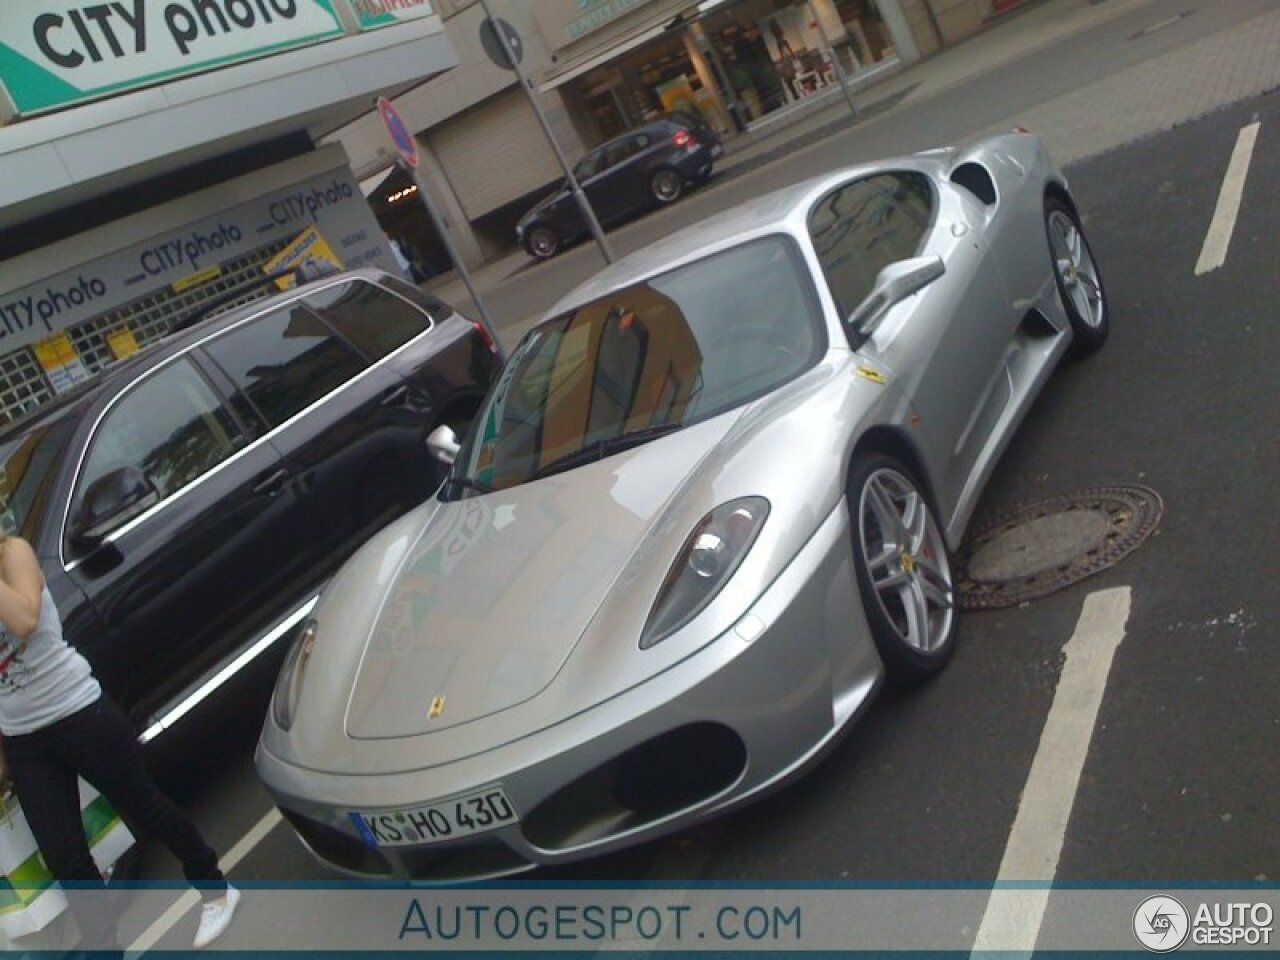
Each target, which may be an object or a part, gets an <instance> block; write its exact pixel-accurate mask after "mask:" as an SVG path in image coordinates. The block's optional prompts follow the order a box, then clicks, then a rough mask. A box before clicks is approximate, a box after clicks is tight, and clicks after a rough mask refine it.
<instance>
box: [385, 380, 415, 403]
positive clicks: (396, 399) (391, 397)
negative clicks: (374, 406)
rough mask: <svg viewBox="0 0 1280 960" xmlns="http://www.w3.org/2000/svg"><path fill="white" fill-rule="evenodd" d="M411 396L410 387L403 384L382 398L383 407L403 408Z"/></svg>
mask: <svg viewBox="0 0 1280 960" xmlns="http://www.w3.org/2000/svg"><path fill="white" fill-rule="evenodd" d="M408 396H409V385H408V384H401V385H400V386H398V387H396V388H395V389H394V390H392V391H390V392H389V393H386V394H385V395H383V397H382V405H383V406H384V407H403V406H404V405H405V400H406V399H407V398H408Z"/></svg>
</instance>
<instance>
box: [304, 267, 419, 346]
mask: <svg viewBox="0 0 1280 960" xmlns="http://www.w3.org/2000/svg"><path fill="white" fill-rule="evenodd" d="M307 304H308V305H309V306H311V307H312V308H314V309H315V311H316V312H317V313H318V314H320V315H321V316H322V317H324V318H325V319H326V320H328V321H329V323H330V325H332V326H333V328H334V329H335V330H337V331H338V332H339V333H340V334H342V336H343V337H345V338H346V340H347V342H348V343H350V344H352V345H353V346H354V347H355V348H356V349H357V350H359V351H360V352H361V353H362V354H364V355H365V356H366V357H367V358H369V359H370V360H380V359H382V358H383V357H385V356H386V355H387V354H389V353H391V352H392V351H393V350H395V349H397V348H398V347H402V346H404V345H405V344H406V343H408V342H409V341H410V340H412V339H413V338H414V337H416V336H418V335H419V334H421V333H425V332H426V331H427V330H430V329H431V318H430V317H428V316H427V315H426V314H425V313H423V312H422V311H421V310H419V309H418V308H417V307H415V306H414V305H413V304H411V303H409V301H407V300H404V299H402V298H401V297H398V296H396V295H395V294H394V293H391V292H390V291H387V290H384V289H382V288H381V287H378V286H375V285H374V284H372V283H365V282H364V281H363V280H353V281H351V282H350V283H345V284H342V285H340V286H336V287H329V288H328V289H326V290H321V291H320V292H319V293H316V294H313V295H311V296H309V297H307Z"/></svg>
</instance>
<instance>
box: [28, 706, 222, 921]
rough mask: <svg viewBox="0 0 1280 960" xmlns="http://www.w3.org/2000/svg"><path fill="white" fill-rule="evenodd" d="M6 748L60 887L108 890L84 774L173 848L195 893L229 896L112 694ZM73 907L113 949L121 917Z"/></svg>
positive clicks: (131, 819) (132, 822) (212, 857)
mask: <svg viewBox="0 0 1280 960" xmlns="http://www.w3.org/2000/svg"><path fill="white" fill-rule="evenodd" d="M4 747H5V754H6V756H7V758H8V761H9V776H10V777H11V778H12V780H13V787H14V790H15V791H16V793H17V794H18V800H19V801H20V802H21V803H22V812H23V813H24V814H25V815H26V818H27V823H28V824H29V825H30V827H31V833H32V835H33V836H34V837H35V840H36V844H37V846H39V848H40V852H41V854H42V855H43V856H44V862H45V863H46V864H47V865H48V867H49V872H50V873H51V874H52V875H53V878H54V879H55V880H59V881H66V882H67V884H68V886H69V887H70V888H73V889H77V890H88V891H90V892H91V893H93V892H99V893H100V891H101V890H103V889H104V888H105V884H104V883H103V881H102V874H101V873H99V872H98V868H97V867H96V866H95V865H94V862H93V857H92V856H91V855H90V853H89V845H88V843H87V842H86V840H85V837H84V829H83V827H82V825H81V822H80V794H79V790H78V788H77V785H76V777H77V775H79V776H81V777H84V779H85V780H87V781H88V782H89V783H90V784H92V785H93V786H94V787H95V788H96V789H97V790H98V792H99V793H101V794H102V795H103V796H104V797H106V798H107V799H108V800H109V801H111V804H112V805H113V806H114V807H115V808H116V810H117V811H119V813H120V814H121V816H122V817H123V818H124V820H125V822H126V823H128V824H129V826H130V827H132V828H133V829H134V830H136V831H140V832H142V833H143V834H145V835H147V836H151V837H154V838H156V839H157V840H159V841H160V842H161V843H163V844H164V845H165V846H166V847H168V848H169V849H170V850H171V851H172V852H173V855H174V856H175V857H177V858H178V860H179V861H180V862H181V863H182V871H183V873H184V874H186V877H187V881H188V882H189V883H190V884H191V885H192V886H194V887H196V888H197V889H199V890H200V891H201V892H202V893H203V894H204V895H205V896H206V897H211V896H212V897H216V896H219V895H221V894H222V893H223V892H225V891H226V888H227V881H226V878H225V877H224V876H223V875H222V871H221V870H220V869H219V868H218V855H217V854H216V853H214V851H213V849H212V848H211V847H210V846H209V845H208V844H207V843H205V842H204V838H203V837H201V836H200V832H199V831H198V830H197V829H196V827H195V825H194V824H193V823H192V822H191V821H190V820H188V819H187V818H186V816H185V815H184V814H183V813H182V811H180V810H179V809H178V808H177V807H176V806H174V805H173V802H172V801H171V800H170V799H169V798H168V797H166V796H165V795H164V794H163V793H161V792H160V790H159V788H157V787H156V785H155V783H154V782H153V781H152V779H151V775H150V774H149V773H148V772H147V769H146V766H145V765H144V764H143V761H142V751H141V749H140V748H139V746H138V741H137V740H136V739H135V738H134V735H133V731H132V730H131V729H130V728H129V723H128V721H127V720H126V719H125V718H124V715H123V714H121V712H120V710H119V708H117V707H116V705H115V704H114V703H112V702H111V700H110V699H108V698H107V696H106V695H105V694H104V695H103V696H102V697H100V698H99V699H98V700H97V702H95V703H93V704H90V705H89V706H87V707H85V708H84V709H83V710H79V711H77V712H76V713H73V714H72V715H71V716H69V717H66V718H64V719H62V720H59V721H58V722H57V723H53V724H50V725H49V726H47V727H45V728H44V729H42V730H37V731H35V732H34V733H27V734H22V735H20V736H13V737H5V738H4ZM70 892H71V890H70V889H68V893H70ZM84 899H85V900H86V901H90V902H93V901H95V900H101V899H102V898H101V897H100V896H99V897H96V898H95V897H93V896H88V897H86V898H84ZM71 907H72V910H73V912H74V913H75V915H76V921H77V923H78V924H79V926H80V928H81V934H82V935H83V936H84V937H85V939H86V940H91V941H93V942H94V943H93V945H96V946H108V945H109V944H111V943H114V940H115V919H114V917H109V916H105V915H102V914H103V911H91V910H85V909H77V903H76V898H74V897H71ZM95 913H96V914H99V915H98V916H95V915H94V914H95ZM86 926H87V927H88V928H89V929H86Z"/></svg>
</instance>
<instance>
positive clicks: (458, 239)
mask: <svg viewBox="0 0 1280 960" xmlns="http://www.w3.org/2000/svg"><path fill="white" fill-rule="evenodd" d="M417 140H418V152H419V154H420V155H421V160H420V162H419V163H418V174H419V176H420V177H421V179H422V182H423V183H424V184H425V185H426V187H427V189H428V190H430V191H431V200H432V202H433V203H434V204H435V208H436V210H438V211H439V212H440V216H441V217H442V218H443V219H444V221H445V223H444V226H445V229H446V230H447V231H448V233H449V240H450V242H451V243H452V244H453V249H454V250H456V251H457V253H458V256H459V257H461V258H462V261H463V262H464V263H465V264H466V265H467V266H468V267H479V266H481V265H482V264H483V263H484V262H485V256H484V250H483V249H482V248H481V245H480V240H479V238H478V237H476V233H475V231H474V230H473V229H471V224H470V223H469V222H468V221H467V215H466V213H465V212H463V209H462V204H461V202H459V200H458V195H457V194H456V193H454V192H453V185H452V184H450V183H449V178H448V177H447V176H445V173H444V165H443V164H442V163H441V162H440V158H439V157H438V156H437V155H436V152H435V151H434V150H433V149H432V148H431V143H430V141H428V140H427V139H426V138H425V137H422V136H419V137H418V138H417Z"/></svg>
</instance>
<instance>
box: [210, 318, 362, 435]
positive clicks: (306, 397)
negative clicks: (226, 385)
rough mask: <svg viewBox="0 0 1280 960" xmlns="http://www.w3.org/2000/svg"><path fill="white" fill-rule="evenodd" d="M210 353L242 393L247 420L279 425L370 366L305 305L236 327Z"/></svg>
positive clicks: (240, 398)
mask: <svg viewBox="0 0 1280 960" xmlns="http://www.w3.org/2000/svg"><path fill="white" fill-rule="evenodd" d="M205 350H206V351H208V353H209V355H210V356H211V357H212V358H213V359H214V361H215V362H216V363H217V364H218V366H220V367H221V368H222V369H223V371H224V372H225V373H226V374H227V376H229V377H230V378H231V380H232V382H233V383H235V385H236V386H237V387H238V388H239V390H240V395H239V396H238V397H237V405H240V406H243V405H244V404H245V403H246V401H247V404H248V408H247V409H242V410H241V411H240V412H241V414H242V415H243V416H246V417H248V418H253V419H256V417H255V416H254V413H255V412H256V413H258V414H260V415H261V416H262V418H263V419H265V421H266V422H267V424H268V425H269V426H271V427H275V426H279V425H280V424H281V423H284V422H285V421H286V420H288V419H289V418H290V417H292V416H294V415H295V414H298V413H300V412H301V411H303V410H305V409H306V408H307V407H309V406H311V405H312V404H313V403H315V402H316V401H318V400H320V399H322V398H323V397H325V396H327V395H328V394H330V393H332V392H333V391H334V390H336V389H338V387H340V386H342V385H343V384H344V383H346V382H347V381H348V380H350V379H351V378H352V377H354V376H355V375H356V374H358V373H360V372H361V371H362V370H364V369H365V367H366V363H365V361H364V360H362V359H361V358H360V355H359V354H357V353H356V351H355V350H354V349H353V348H352V347H350V346H349V345H347V344H346V343H343V342H342V340H341V339H340V338H339V337H338V336H337V335H335V334H334V332H333V331H332V330H331V329H330V328H329V327H328V326H327V325H326V324H325V322H324V321H323V320H322V319H321V318H320V317H319V316H318V315H317V314H316V313H315V311H314V310H312V309H311V308H310V307H309V306H307V305H306V304H305V303H295V304H293V305H291V306H289V307H286V308H285V309H282V310H277V311H275V312H273V313H269V314H267V315H266V316H264V317H259V318H258V319H256V320H252V321H250V322H249V323H246V324H243V325H242V326H239V327H236V328H235V329H234V330H230V331H228V332H227V333H225V334H223V335H221V336H219V337H217V338H215V339H214V340H212V341H210V342H209V343H207V344H205Z"/></svg>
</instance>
